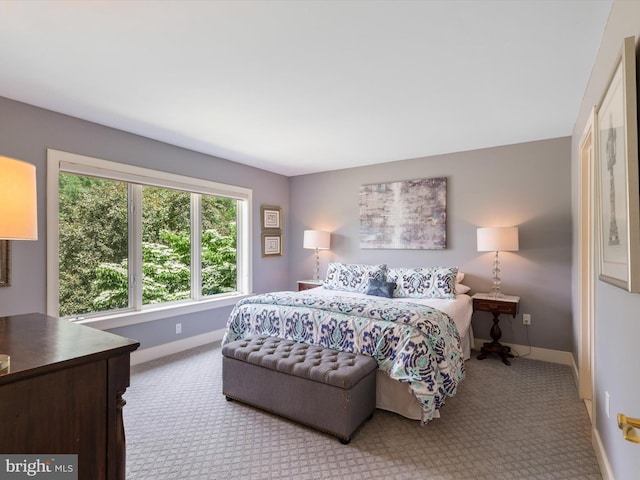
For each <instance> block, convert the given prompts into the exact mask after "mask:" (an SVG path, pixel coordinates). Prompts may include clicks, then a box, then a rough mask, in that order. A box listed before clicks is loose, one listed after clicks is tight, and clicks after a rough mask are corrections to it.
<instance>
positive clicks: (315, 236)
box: [303, 230, 331, 281]
mask: <svg viewBox="0 0 640 480" xmlns="http://www.w3.org/2000/svg"><path fill="white" fill-rule="evenodd" d="M330 243H331V233H329V232H323V231H321V230H305V231H304V245H303V248H310V249H313V250H315V251H316V264H315V267H314V269H313V279H314V280H316V281H317V280H320V254H319V252H318V250H329V245H330Z"/></svg>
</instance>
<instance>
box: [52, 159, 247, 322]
mask: <svg viewBox="0 0 640 480" xmlns="http://www.w3.org/2000/svg"><path fill="white" fill-rule="evenodd" d="M47 195H48V198H47V206H48V211H47V219H48V246H47V248H48V255H47V256H48V259H49V261H48V292H47V295H48V301H47V309H48V313H49V314H51V315H55V316H61V317H66V318H69V319H72V320H82V321H91V320H94V321H95V320H98V319H108V318H113V317H116V316H118V317H122V316H125V317H128V318H130V319H131V318H132V317H135V316H138V317H140V319H139V321H146V320H148V319H149V318H146V317H145V318H144V319H142V318H143V317H144V314H145V312H147V313H148V312H151V311H155V312H157V311H158V310H163V311H165V312H166V311H167V310H171V312H170V314H171V315H175V314H177V313H186V312H187V311H193V306H194V305H200V306H206V307H207V308H210V307H211V306H212V305H211V304H212V303H216V302H217V303H221V304H233V303H234V302H236V301H237V296H238V295H239V294H248V293H249V292H250V290H251V288H250V280H249V279H250V275H249V272H250V258H251V256H250V255H249V252H250V250H249V245H250V242H249V239H250V231H249V228H250V222H249V212H250V211H251V208H250V207H251V206H250V202H251V190H249V189H246V188H241V187H235V186H230V185H224V184H219V183H215V182H210V181H205V180H202V179H196V178H190V177H184V176H180V175H174V174H168V173H165V172H159V171H154V170H149V169H144V168H140V167H134V166H131V165H125V164H119V163H114V162H109V161H106V160H100V159H96V158H91V157H86V156H81V155H75V154H70V153H65V152H59V151H56V150H49V151H48V186H47ZM56 259H57V262H56V261H55V260H56ZM225 301H226V303H225ZM185 307H186V308H187V310H186V311H184V312H183V311H180V312H176V311H175V309H180V308H181V309H183V310H184V309H185ZM189 308H191V310H189ZM196 310H197V309H196ZM168 315H169V314H167V316H168ZM155 318H160V317H157V316H156V317H155ZM128 323H136V320H133V321H130V322H128ZM125 324H127V323H125ZM120 325H122V323H121V324H120ZM107 328H108V327H107Z"/></svg>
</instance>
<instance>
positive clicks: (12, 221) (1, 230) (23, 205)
mask: <svg viewBox="0 0 640 480" xmlns="http://www.w3.org/2000/svg"><path fill="white" fill-rule="evenodd" d="M0 239H2V240H37V239H38V210H37V194H36V167H35V166H34V165H31V164H30V163H26V162H23V161H20V160H15V159H13V158H9V157H1V156H0Z"/></svg>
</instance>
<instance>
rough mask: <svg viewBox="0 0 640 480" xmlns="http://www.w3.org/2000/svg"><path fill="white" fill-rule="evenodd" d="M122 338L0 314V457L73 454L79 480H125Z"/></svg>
mask: <svg viewBox="0 0 640 480" xmlns="http://www.w3.org/2000/svg"><path fill="white" fill-rule="evenodd" d="M139 345H140V344H139V343H138V342H137V341H135V340H131V339H128V338H124V337H120V336H118V335H114V334H111V333H108V332H103V331H100V330H96V329H94V328H91V327H87V326H84V325H78V324H74V323H71V322H69V321H67V320H60V319H57V318H54V317H49V316H47V315H42V314H39V313H30V314H25V315H14V316H9V317H0V353H5V354H9V355H11V360H10V361H11V364H10V368H9V371H8V373H5V374H3V375H0V429H1V431H2V433H1V434H0V453H3V454H14V453H19V454H50V453H53V454H63V453H67V454H68V453H71V454H77V455H78V478H79V479H91V480H102V479H107V480H115V479H118V480H120V479H121V480H124V479H125V462H126V457H125V437H124V424H123V421H122V407H123V406H124V404H125V401H124V400H123V398H122V395H123V394H124V392H125V390H126V389H127V387H128V386H129V355H130V353H131V352H132V351H134V350H135V349H136V348H138V346H139Z"/></svg>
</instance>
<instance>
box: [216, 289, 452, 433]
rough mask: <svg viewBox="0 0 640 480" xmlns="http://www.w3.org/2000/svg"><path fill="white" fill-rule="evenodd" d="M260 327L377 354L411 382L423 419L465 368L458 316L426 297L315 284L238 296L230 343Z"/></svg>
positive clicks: (386, 367)
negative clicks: (327, 291)
mask: <svg viewBox="0 0 640 480" xmlns="http://www.w3.org/2000/svg"><path fill="white" fill-rule="evenodd" d="M258 334H260V335H270V336H274V337H280V338H286V339H289V340H293V341H296V342H302V343H308V344H311V345H320V346H322V347H325V348H332V349H334V350H341V351H345V352H352V353H359V354H364V355H369V356H371V357H373V358H374V359H375V360H376V361H377V362H378V368H379V369H380V370H382V371H383V372H384V373H386V374H387V375H389V377H391V378H392V379H395V380H399V381H401V382H406V383H407V384H408V385H409V387H410V389H411V391H412V393H413V394H414V395H415V397H416V398H417V399H418V401H419V402H420V404H421V405H422V410H423V414H422V421H423V422H426V421H429V420H431V419H432V418H433V416H434V414H435V413H436V411H438V410H439V409H440V408H441V407H442V406H443V405H444V402H445V399H446V398H447V397H451V396H453V395H455V393H456V390H457V388H458V384H459V383H460V382H461V381H462V380H463V379H464V375H465V372H464V362H463V358H462V350H461V347H460V335H459V333H458V330H457V329H456V326H455V324H454V323H453V321H452V320H451V319H450V318H449V316H448V315H446V314H444V313H442V312H440V311H438V310H436V309H434V308H431V307H428V306H425V305H418V304H409V303H402V304H401V305H399V304H398V303H397V302H393V301H391V300H384V299H378V298H371V299H369V298H362V299H350V298H345V297H341V296H327V295H317V294H313V293H312V291H306V292H302V293H300V292H276V293H267V294H262V295H256V296H253V297H249V298H246V299H243V300H241V301H239V302H238V303H237V304H236V306H235V308H234V309H233V311H232V312H231V315H230V316H229V320H228V322H227V330H226V333H225V337H224V339H223V345H224V344H225V343H227V342H231V341H234V340H238V339H242V338H246V337H248V336H251V335H258Z"/></svg>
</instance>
